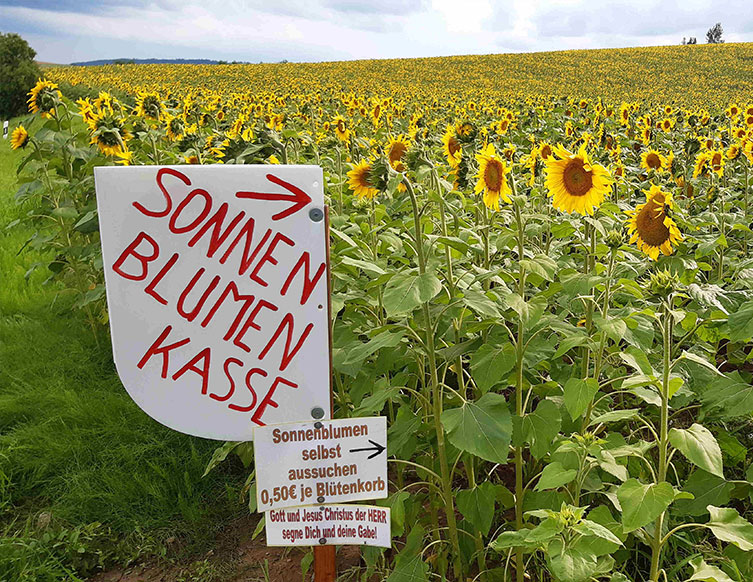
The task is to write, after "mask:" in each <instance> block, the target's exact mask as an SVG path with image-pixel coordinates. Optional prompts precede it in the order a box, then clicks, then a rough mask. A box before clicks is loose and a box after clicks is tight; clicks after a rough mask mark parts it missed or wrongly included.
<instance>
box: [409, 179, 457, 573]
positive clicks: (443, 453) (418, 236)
mask: <svg viewBox="0 0 753 582" xmlns="http://www.w3.org/2000/svg"><path fill="white" fill-rule="evenodd" d="M405 187H406V189H407V191H408V195H409V196H410V200H411V205H412V207H413V221H414V228H415V242H416V258H417V260H418V272H419V276H423V275H424V273H426V258H425V256H424V246H423V234H422V229H421V217H420V215H419V212H418V200H417V199H416V193H415V191H414V189H413V185H412V184H411V183H410V181H408V180H406V181H405ZM421 311H422V313H423V316H424V324H425V326H426V327H425V330H426V355H427V358H428V360H429V363H428V365H429V370H428V371H429V378H430V387H431V400H432V405H433V412H434V414H433V416H434V431H435V433H436V437H437V453H438V455H439V468H440V475H441V477H442V497H443V498H444V506H445V508H444V509H445V517H446V519H447V527H448V529H449V532H450V543H451V544H452V549H453V553H454V556H453V566H454V568H453V569H454V574H455V578H457V579H462V575H463V560H462V556H461V554H460V540H459V539H458V526H457V521H456V519H455V504H454V494H453V491H452V475H451V474H450V469H449V466H448V464H447V450H446V447H445V441H444V427H443V426H442V393H443V390H442V388H441V386H440V384H439V376H438V373H437V355H436V351H435V347H434V325H433V324H432V321H431V314H430V312H429V303H428V302H424V303H423V304H422V309H421Z"/></svg>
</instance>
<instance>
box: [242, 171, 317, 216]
mask: <svg viewBox="0 0 753 582" xmlns="http://www.w3.org/2000/svg"><path fill="white" fill-rule="evenodd" d="M267 180H269V181H270V182H272V183H274V184H277V185H278V186H282V187H283V188H285V189H286V190H288V192H290V193H289V194H288V193H286V192H236V193H235V197H236V198H251V199H252V200H288V201H290V202H293V205H292V206H290V207H288V208H286V209H285V210H283V211H282V212H278V213H277V214H275V215H273V216H272V220H281V219H283V218H285V217H286V216H290V215H291V214H295V213H296V212H298V211H299V210H300V209H301V208H303V207H304V206H306V205H307V204H308V203H309V202H311V196H309V195H308V194H306V193H305V192H304V191H303V190H301V189H300V188H298V187H297V186H293V184H291V183H290V182H286V181H285V180H283V179H282V178H278V177H277V176H273V175H272V174H267Z"/></svg>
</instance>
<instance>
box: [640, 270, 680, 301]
mask: <svg viewBox="0 0 753 582" xmlns="http://www.w3.org/2000/svg"><path fill="white" fill-rule="evenodd" d="M679 288H680V279H679V278H678V277H677V275H675V274H674V273H671V272H670V271H669V270H667V269H664V270H662V271H656V272H655V273H652V274H651V277H649V280H648V290H649V293H651V295H654V296H655V297H669V295H670V294H671V293H672V292H673V291H675V290H677V289H679Z"/></svg>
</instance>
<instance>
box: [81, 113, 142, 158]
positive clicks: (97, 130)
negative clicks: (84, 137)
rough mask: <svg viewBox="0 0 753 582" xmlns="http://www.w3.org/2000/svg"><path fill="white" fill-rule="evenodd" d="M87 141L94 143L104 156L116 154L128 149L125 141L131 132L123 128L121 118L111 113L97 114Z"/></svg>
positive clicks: (129, 137)
mask: <svg viewBox="0 0 753 582" xmlns="http://www.w3.org/2000/svg"><path fill="white" fill-rule="evenodd" d="M91 129H92V136H91V140H90V141H89V143H91V144H93V145H96V146H97V147H98V148H99V151H100V152H102V153H103V154H105V155H106V156H117V155H118V154H120V153H123V152H125V151H127V150H128V148H127V147H126V142H127V141H128V140H129V139H131V137H132V136H131V133H130V132H129V131H128V130H127V129H125V127H124V124H123V120H122V119H120V118H117V117H115V116H113V115H103V116H97V118H96V119H95V121H94V122H93V124H92V126H91Z"/></svg>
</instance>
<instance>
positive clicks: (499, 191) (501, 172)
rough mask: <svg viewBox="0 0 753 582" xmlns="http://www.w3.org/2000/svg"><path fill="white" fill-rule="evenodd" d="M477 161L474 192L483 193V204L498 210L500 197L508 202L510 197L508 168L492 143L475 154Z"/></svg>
mask: <svg viewBox="0 0 753 582" xmlns="http://www.w3.org/2000/svg"><path fill="white" fill-rule="evenodd" d="M476 159H477V160H478V163H479V168H478V174H477V175H476V178H477V179H478V182H476V188H475V189H474V191H475V192H476V194H480V193H482V192H483V193H484V204H486V206H487V208H491V209H492V210H499V199H500V197H501V198H502V199H503V200H504V201H505V202H507V203H508V204H509V203H510V202H512V200H511V199H510V194H511V193H512V190H510V186H509V185H508V183H507V174H509V173H510V168H508V167H507V164H506V163H505V160H504V158H501V157H499V156H498V155H497V153H496V152H495V151H494V145H493V144H488V145H487V146H486V147H485V148H483V149H482V150H481V153H480V154H476Z"/></svg>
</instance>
